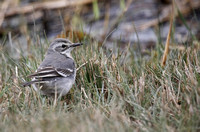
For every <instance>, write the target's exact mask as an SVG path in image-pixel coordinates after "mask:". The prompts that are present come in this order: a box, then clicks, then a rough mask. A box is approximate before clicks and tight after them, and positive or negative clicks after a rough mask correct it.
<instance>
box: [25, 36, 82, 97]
mask: <svg viewBox="0 0 200 132" xmlns="http://www.w3.org/2000/svg"><path fill="white" fill-rule="evenodd" d="M80 45H83V44H82V43H72V42H71V41H70V40H68V39H65V38H56V39H55V40H53V41H52V43H51V44H50V46H49V48H48V50H47V52H46V54H45V57H44V60H43V61H42V63H41V64H40V65H39V67H38V69H37V70H36V71H35V73H33V74H30V75H29V76H28V77H29V78H32V80H31V81H30V82H25V83H24V84H23V86H24V87H26V86H30V85H33V88H34V90H35V91H39V92H40V93H41V94H42V95H47V96H55V94H57V95H59V96H65V95H66V94H67V93H68V92H69V90H70V89H71V88H72V86H73V84H74V83H75V78H76V64H75V61H74V59H73V57H72V56H71V51H72V50H73V49H74V48H75V47H77V46H80Z"/></svg>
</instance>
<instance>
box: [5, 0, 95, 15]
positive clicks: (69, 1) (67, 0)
mask: <svg viewBox="0 0 200 132" xmlns="http://www.w3.org/2000/svg"><path fill="white" fill-rule="evenodd" d="M93 1H94V0H58V1H47V2H35V3H33V4H29V5H26V6H22V7H16V8H10V9H7V11H6V12H5V17H9V16H13V15H16V14H27V13H31V12H33V11H36V10H47V9H59V8H66V7H69V6H79V5H84V4H88V3H91V2H93Z"/></svg>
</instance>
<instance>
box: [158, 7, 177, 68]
mask: <svg viewBox="0 0 200 132" xmlns="http://www.w3.org/2000/svg"><path fill="white" fill-rule="evenodd" d="M173 16H174V7H173V6H172V15H171V19H170V27H169V32H168V35H167V41H166V43H165V52H164V55H163V59H162V62H161V65H162V66H165V64H166V61H167V55H168V53H169V45H170V39H171V31H172V25H173V18H174V17H173Z"/></svg>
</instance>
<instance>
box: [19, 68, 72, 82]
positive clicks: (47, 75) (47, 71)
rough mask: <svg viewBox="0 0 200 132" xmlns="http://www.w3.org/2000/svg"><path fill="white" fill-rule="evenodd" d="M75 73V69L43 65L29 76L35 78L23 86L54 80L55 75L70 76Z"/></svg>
mask: <svg viewBox="0 0 200 132" xmlns="http://www.w3.org/2000/svg"><path fill="white" fill-rule="evenodd" d="M73 73H74V70H72V69H69V68H66V69H62V68H54V67H43V68H40V69H38V70H37V71H36V72H35V73H33V74H31V75H29V76H28V77H32V78H34V80H32V81H30V82H25V83H23V84H22V85H23V86H29V85H31V84H33V83H46V82H48V81H50V80H52V79H53V78H54V77H68V76H70V75H72V74H73Z"/></svg>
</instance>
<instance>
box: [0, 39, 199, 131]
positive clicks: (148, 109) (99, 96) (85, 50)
mask: <svg viewBox="0 0 200 132" xmlns="http://www.w3.org/2000/svg"><path fill="white" fill-rule="evenodd" d="M13 41H17V40H16V39H15V40H13ZM19 45H21V43H19V44H18V45H15V44H13V47H12V49H10V48H6V46H1V53H0V61H1V62H0V90H1V91H0V131H16V130H17V131H118V132H122V131H152V132H155V131H159V132H160V131H187V132H188V131H199V130H200V116H199V115H200V45H199V44H198V43H196V44H192V43H191V44H190V45H191V46H190V47H186V50H178V49H174V50H171V51H170V54H169V56H168V60H167V65H166V66H165V67H161V65H160V61H161V58H162V53H163V49H162V48H161V47H159V48H156V49H155V50H152V52H151V54H150V57H149V58H148V59H145V57H141V58H139V59H138V58H137V56H135V54H134V51H133V49H132V48H129V49H125V50H124V51H123V52H121V51H120V52H118V53H116V54H113V53H112V51H108V50H105V49H103V48H101V47H98V46H97V45H98V44H97V42H92V41H91V42H89V43H88V44H86V45H84V46H82V47H80V48H77V49H75V50H74V52H73V56H74V58H75V60H76V62H77V67H79V66H80V65H82V64H84V63H85V65H84V66H82V67H81V68H80V69H79V70H78V72H77V78H76V84H75V85H74V86H73V88H72V89H71V90H70V92H69V93H68V94H67V95H66V96H65V97H63V98H62V99H61V100H58V101H57V102H56V104H55V102H54V101H53V99H49V98H48V97H41V96H40V95H38V94H37V93H36V92H35V91H34V90H33V89H32V87H26V88H24V87H22V86H21V83H22V82H24V80H29V79H28V78H27V75H28V74H30V73H32V72H33V71H35V70H36V68H37V66H38V65H39V64H40V62H41V61H42V58H43V57H44V53H45V51H46V49H47V48H48V44H47V42H40V41H37V42H33V41H32V40H31V41H29V44H28V48H27V49H26V50H25V51H26V52H24V50H22V49H20V47H19ZM24 47H26V46H24ZM11 51H12V52H11ZM16 51H18V53H20V56H19V57H18V58H16V57H15V56H16V54H15V53H16ZM14 58H15V59H14Z"/></svg>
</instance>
